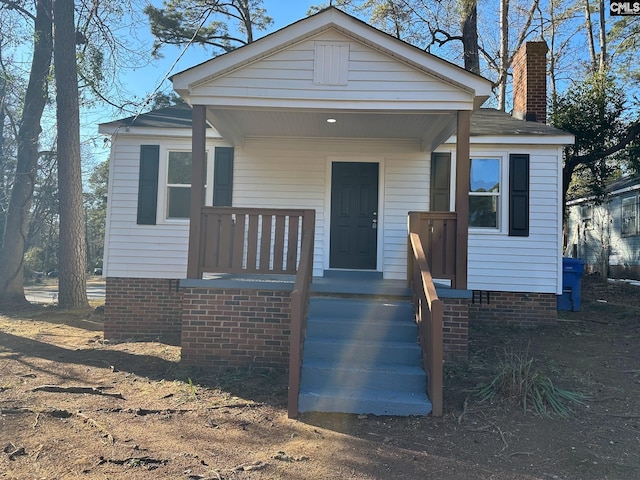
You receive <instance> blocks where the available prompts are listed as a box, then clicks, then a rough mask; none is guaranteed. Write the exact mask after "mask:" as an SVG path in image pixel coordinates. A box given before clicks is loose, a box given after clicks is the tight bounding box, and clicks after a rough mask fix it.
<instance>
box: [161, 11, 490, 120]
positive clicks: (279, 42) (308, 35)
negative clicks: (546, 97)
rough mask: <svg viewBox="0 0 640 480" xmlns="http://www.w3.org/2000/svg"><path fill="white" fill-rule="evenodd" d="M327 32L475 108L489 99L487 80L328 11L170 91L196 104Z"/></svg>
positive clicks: (223, 58)
mask: <svg viewBox="0 0 640 480" xmlns="http://www.w3.org/2000/svg"><path fill="white" fill-rule="evenodd" d="M330 30H334V31H336V32H339V34H341V35H343V36H345V37H347V38H350V39H352V40H354V41H357V42H359V43H360V44H362V45H366V46H367V47H369V48H371V49H373V50H376V51H378V52H380V53H381V54H384V55H386V56H388V57H390V58H393V59H395V60H396V61H397V62H401V63H404V64H405V65H409V66H411V67H412V68H413V69H415V70H416V71H419V72H422V73H423V74H424V75H426V76H429V77H431V78H434V79H438V80H439V81H440V82H441V83H443V84H447V85H450V86H451V87H454V88H455V89H457V90H458V91H461V92H462V91H464V92H468V93H469V94H470V95H471V97H470V98H471V99H475V101H476V103H475V104H474V106H473V108H477V107H479V106H480V105H481V104H482V103H483V102H484V101H485V100H486V99H487V98H488V97H489V95H490V94H491V86H492V84H491V82H490V81H489V80H487V79H485V78H483V77H481V76H479V75H476V74H474V73H471V72H468V71H466V70H464V69H463V68H461V67H459V66H457V65H454V64H453V63H451V62H448V61H446V60H443V59H442V58H439V57H437V56H435V55H433V54H431V53H428V52H425V51H423V50H421V49H419V48H417V47H415V46H413V45H410V44H409V43H406V42H404V41H402V40H399V39H397V38H395V37H393V36H391V35H389V34H387V33H385V32H382V31H380V30H378V29H376V28H374V27H372V26H371V25H368V24H367V23H365V22H363V21H362V20H359V19H357V18H355V17H353V16H351V15H349V14H347V13H344V12H342V11H341V10H339V9H337V8H336V7H328V8H326V9H324V10H321V11H319V12H318V13H316V14H314V15H311V16H309V17H307V18H304V19H302V20H299V21H297V22H295V23H293V24H291V25H289V26H287V27H284V28H282V29H280V30H278V31H276V32H273V33H271V34H269V35H266V36H265V37H262V38H260V39H258V40H256V41H255V42H253V43H250V44H248V45H245V46H243V47H241V48H238V49H236V50H233V51H231V52H228V53H225V54H224V55H220V56H218V57H215V58H213V59H211V60H208V61H206V62H203V63H201V64H199V65H196V66H194V67H191V68H189V69H186V70H184V71H182V72H180V73H177V74H175V75H173V76H172V77H171V80H172V82H173V84H174V89H175V90H176V91H177V92H178V93H179V94H180V95H181V96H182V97H183V98H185V100H187V102H189V103H196V102H191V101H190V100H189V99H190V96H191V95H192V94H193V92H194V90H197V89H198V88H199V87H202V86H203V85H205V84H207V83H210V82H214V81H215V80H216V79H219V78H221V77H224V76H227V75H229V74H231V73H232V72H234V71H237V70H238V69H242V68H245V67H247V66H249V65H251V64H254V63H256V62H258V61H260V60H262V59H265V58H267V57H269V56H272V55H275V54H277V53H278V52H282V51H284V50H287V49H288V48H291V47H292V46H294V45H296V44H299V43H301V42H304V41H305V40H309V39H312V38H314V37H317V36H319V35H321V34H322V33H323V32H327V31H330ZM198 101H202V98H201V97H198Z"/></svg>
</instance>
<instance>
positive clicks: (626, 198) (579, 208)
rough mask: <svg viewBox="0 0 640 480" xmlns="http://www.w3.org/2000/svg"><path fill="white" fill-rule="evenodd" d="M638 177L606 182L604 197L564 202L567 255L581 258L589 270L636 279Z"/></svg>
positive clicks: (639, 271)
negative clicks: (565, 205) (565, 204)
mask: <svg viewBox="0 0 640 480" xmlns="http://www.w3.org/2000/svg"><path fill="white" fill-rule="evenodd" d="M639 194H640V178H638V177H623V178H620V179H618V180H615V181H613V182H611V183H610V184H609V185H607V187H606V190H605V195H604V198H602V199H599V200H597V199H595V198H594V197H593V196H588V197H582V198H575V199H572V200H570V201H568V202H567V210H568V211H567V214H568V215H567V230H566V249H565V254H566V255H567V256H571V257H576V258H581V259H582V260H584V262H585V269H586V271H587V272H590V273H595V272H598V273H602V272H605V274H608V276H610V277H613V278H632V279H637V280H640V228H639V222H638V203H639V202H638V198H639Z"/></svg>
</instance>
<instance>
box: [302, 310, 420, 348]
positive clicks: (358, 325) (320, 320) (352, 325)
mask: <svg viewBox="0 0 640 480" xmlns="http://www.w3.org/2000/svg"><path fill="white" fill-rule="evenodd" d="M417 336H418V329H417V327H416V324H415V323H413V322H412V321H403V322H401V321H375V320H354V319H351V318H332V317H324V316H323V317H320V316H316V317H311V318H309V320H308V321H307V338H314V339H320V338H323V339H335V340H347V339H349V340H354V341H365V340H369V341H374V342H377V341H391V342H409V343H416V342H417Z"/></svg>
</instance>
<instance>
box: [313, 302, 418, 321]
mask: <svg viewBox="0 0 640 480" xmlns="http://www.w3.org/2000/svg"><path fill="white" fill-rule="evenodd" d="M316 317H318V318H320V317H322V318H334V319H338V318H342V319H352V320H357V319H363V320H364V319H366V320H368V321H375V322H393V321H405V322H406V321H409V322H412V321H413V318H414V314H413V305H412V304H411V303H410V302H408V301H406V302H404V301H393V302H390V301H384V300H376V299H345V298H339V297H316V298H311V299H310V301H309V318H310V319H313V318H316Z"/></svg>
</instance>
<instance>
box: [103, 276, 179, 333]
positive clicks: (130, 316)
mask: <svg viewBox="0 0 640 480" xmlns="http://www.w3.org/2000/svg"><path fill="white" fill-rule="evenodd" d="M181 328H182V292H181V291H180V289H179V288H178V280H169V279H158V278H120V277H107V280H106V300H105V305H104V338H105V339H108V340H159V341H162V342H165V343H169V344H171V345H179V344H180V343H179V342H180V330H181Z"/></svg>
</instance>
